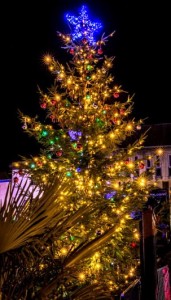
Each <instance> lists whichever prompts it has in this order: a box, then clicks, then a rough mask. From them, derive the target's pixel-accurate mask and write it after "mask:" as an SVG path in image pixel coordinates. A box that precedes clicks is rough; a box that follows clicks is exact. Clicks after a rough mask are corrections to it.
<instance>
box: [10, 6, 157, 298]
mask: <svg viewBox="0 0 171 300" xmlns="http://www.w3.org/2000/svg"><path fill="white" fill-rule="evenodd" d="M66 19H67V21H68V24H69V27H70V29H71V32H70V33H68V34H62V33H60V32H58V36H59V38H60V39H61V40H62V43H63V48H64V49H65V50H66V51H67V53H68V56H69V57H70V59H71V61H69V63H67V64H66V65H63V64H61V63H59V62H58V61H57V60H56V59H55V58H54V57H51V56H50V55H46V56H44V62H45V63H46V65H47V67H48V69H49V71H50V72H51V73H52V75H53V76H54V85H53V86H52V87H51V88H49V89H48V90H47V92H43V91H42V89H40V90H39V92H40V106H41V108H42V109H43V110H45V111H47V120H48V119H49V124H48V122H47V120H46V122H42V123H41V122H40V121H39V120H38V119H37V118H31V117H29V116H25V115H23V114H21V119H22V121H24V124H23V129H24V130H25V131H26V132H27V133H28V134H30V135H32V136H34V137H35V138H36V139H37V140H38V142H39V143H41V144H42V149H43V150H42V152H41V153H40V155H39V156H37V157H33V158H25V159H23V161H22V162H20V163H15V164H14V168H18V170H20V171H19V172H21V169H22V170H23V172H28V173H29V174H30V176H31V177H32V179H33V180H34V182H37V183H39V184H41V183H42V182H43V184H44V185H45V186H46V185H47V184H49V182H50V181H51V178H57V181H58V183H59V182H60V183H61V184H62V183H66V182H67V186H66V184H65V190H63V191H61V192H60V194H59V195H58V198H57V200H56V202H57V203H56V205H57V206H58V209H59V210H60V211H61V212H62V213H63V214H64V221H63V220H62V219H60V221H59V222H58V223H57V225H56V227H54V228H53V230H51V231H48V236H49V242H47V240H46V242H47V247H49V248H48V249H50V250H49V253H48V251H47V253H48V254H47V253H46V256H44V257H43V258H42V259H41V260H38V259H37V260H35V261H36V263H33V261H32V267H27V270H28V274H30V273H29V272H30V268H32V270H34V271H35V274H36V276H35V277H34V283H33V285H32V287H31V288H30V290H31V289H32V290H31V291H32V295H33V294H35V293H36V292H37V293H38V294H40V295H41V296H42V298H41V299H45V298H43V295H46V296H47V297H48V296H49V297H50V298H46V299H82V300H83V299H85V300H86V299H94V298H93V297H95V299H110V292H112V293H113V294H114V295H116V294H117V293H118V291H122V289H123V288H125V287H127V286H128V285H129V284H130V282H132V280H133V279H135V278H137V277H138V276H139V271H138V268H139V263H140V261H139V254H138V253H139V238H140V237H139V222H138V221H137V220H136V218H135V215H136V212H137V213H138V212H139V211H140V210H141V209H142V207H143V205H144V204H145V202H146V201H147V199H148V196H149V191H150V188H152V187H151V186H150V184H149V181H148V178H147V177H146V173H145V171H144V164H145V162H144V161H142V160H141V161H139V160H138V159H136V160H135V159H134V157H135V154H136V153H137V151H138V150H139V149H141V148H142V147H143V142H144V139H145V135H141V134H140V136H139V137H138V138H137V133H138V131H139V129H141V124H142V123H143V121H142V120H138V121H135V118H131V114H132V109H133V99H132V97H131V96H130V95H129V94H128V93H127V92H126V91H125V90H124V89H122V86H117V85H115V84H114V78H113V76H112V72H111V71H112V68H113V57H107V56H106V55H104V48H105V44H106V43H107V42H108V39H109V38H111V37H112V36H113V33H112V34H109V35H108V36H104V35H103V34H102V35H101V38H96V37H98V35H99V33H98V31H100V30H101V28H102V25H101V23H99V22H93V21H91V20H90V19H89V16H88V13H87V10H86V7H85V6H82V8H81V11H80V13H79V14H78V16H72V15H69V14H67V15H66ZM66 190H68V191H69V194H70V196H69V197H66V194H65V193H66ZM56 228H57V229H56ZM46 235H47V233H46ZM41 238H42V240H43V236H41ZM42 243H43V241H42ZM37 247H38V246H37ZM52 249H53V251H52ZM35 255H36V253H35ZM33 256H34V255H33ZM52 262H53V263H52ZM28 264H29V260H28ZM50 266H52V267H51V268H50ZM42 270H43V271H42ZM41 272H43V273H41ZM26 273H27V272H26ZM28 274H26V275H25V277H27V275H28ZM41 274H44V279H43V275H41ZM45 274H46V276H45ZM21 281H22V279H21ZM13 284H14V283H13ZM15 284H17V283H16V282H15ZM23 286H24V284H23ZM26 286H27V285H26ZM23 289H24V288H23ZM27 290H29V287H28V286H27ZM99 295H101V297H102V295H103V297H104V298H98V296H99ZM55 297H56V298H55ZM99 297H100V296H99ZM14 299H17V298H14ZM21 299H25V298H21ZM29 299H32V298H31V296H30V298H29Z"/></svg>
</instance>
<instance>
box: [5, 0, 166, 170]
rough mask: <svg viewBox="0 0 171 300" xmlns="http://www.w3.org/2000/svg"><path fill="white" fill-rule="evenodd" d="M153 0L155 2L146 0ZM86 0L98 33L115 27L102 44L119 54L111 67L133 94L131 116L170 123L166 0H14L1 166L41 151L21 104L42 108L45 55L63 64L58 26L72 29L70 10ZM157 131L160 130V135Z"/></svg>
mask: <svg viewBox="0 0 171 300" xmlns="http://www.w3.org/2000/svg"><path fill="white" fill-rule="evenodd" d="M149 2H150V4H149ZM82 5H86V6H87V9H88V11H89V15H90V17H91V19H92V20H95V21H96V20H99V21H100V22H101V23H102V24H103V29H102V31H101V33H103V32H105V34H106V35H108V34H110V33H111V32H112V31H114V30H116V33H115V35H114V37H113V38H112V39H110V41H109V42H108V43H107V44H106V46H105V50H104V52H105V54H107V55H108V56H114V57H115V63H114V69H113V74H114V76H115V78H116V79H115V80H116V82H117V83H118V84H120V85H122V87H123V88H124V89H125V90H127V91H129V93H130V94H135V96H134V110H133V115H134V116H135V117H136V118H138V119H139V118H141V119H145V122H146V123H147V124H152V123H153V124H154V123H170V122H171V116H170V108H169V107H170V103H169V102H170V67H169V65H170V49H169V44H170V28H171V26H170V16H169V13H170V8H169V3H168V4H167V3H166V1H163V3H161V2H160V1H158V2H156V1H155V2H153V3H151V1H147V0H145V1H141V0H139V1H131V0H130V1H127V0H125V1H123V0H119V1H118V0H117V1H109V0H103V1H96V0H91V1H79V0H77V1H76V0H73V1H71V0H70V1H68V0H62V1H61V0H56V1H55V0H49V1H44V0H42V1H39V0H35V1H23V2H22V1H13V2H12V1H11V3H9V2H6V4H3V6H1V47H0V48H1V52H2V54H1V106H0V128H1V130H0V132H1V142H0V171H1V170H8V168H9V166H10V164H11V162H13V161H16V160H18V159H20V156H30V155H34V154H36V153H38V151H39V145H37V143H36V142H35V141H34V139H32V138H30V137H29V136H28V135H27V134H26V133H24V131H23V129H22V128H21V127H22V125H21V123H20V120H19V117H18V110H21V111H22V112H23V113H24V114H27V115H30V116H35V115H36V114H38V115H39V114H40V113H41V109H40V107H39V96H38V90H37V87H38V85H39V86H40V87H41V88H45V89H46V88H47V87H49V86H50V85H51V84H52V83H53V77H50V74H49V73H48V71H47V69H46V66H45V65H44V64H43V62H42V57H43V55H44V54H46V53H51V54H53V55H54V56H55V57H56V58H57V59H58V60H59V61H60V62H61V63H63V62H64V63H65V60H64V55H65V50H63V49H61V46H62V45H61V42H60V40H59V39H58V37H57V34H56V32H57V31H61V32H65V33H66V32H69V28H68V26H67V23H66V19H65V15H66V13H68V12H69V13H71V14H74V15H77V14H78V11H79V9H80V8H81V6H82ZM156 138H158V137H156Z"/></svg>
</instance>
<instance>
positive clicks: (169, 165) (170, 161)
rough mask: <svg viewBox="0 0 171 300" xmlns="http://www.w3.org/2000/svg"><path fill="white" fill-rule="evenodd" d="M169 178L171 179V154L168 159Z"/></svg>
mask: <svg viewBox="0 0 171 300" xmlns="http://www.w3.org/2000/svg"><path fill="white" fill-rule="evenodd" d="M168 159H169V161H168V176H169V177H171V154H170V155H169V157H168Z"/></svg>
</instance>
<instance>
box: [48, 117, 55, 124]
mask: <svg viewBox="0 0 171 300" xmlns="http://www.w3.org/2000/svg"><path fill="white" fill-rule="evenodd" d="M49 118H50V119H51V120H52V122H53V123H54V122H55V116H54V115H50V117H49Z"/></svg>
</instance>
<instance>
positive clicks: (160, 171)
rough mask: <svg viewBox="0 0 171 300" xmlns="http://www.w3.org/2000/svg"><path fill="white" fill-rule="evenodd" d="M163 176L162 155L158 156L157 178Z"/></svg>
mask: <svg viewBox="0 0 171 300" xmlns="http://www.w3.org/2000/svg"><path fill="white" fill-rule="evenodd" d="M161 177H162V170H161V162H160V156H159V155H157V156H156V178H161Z"/></svg>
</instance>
